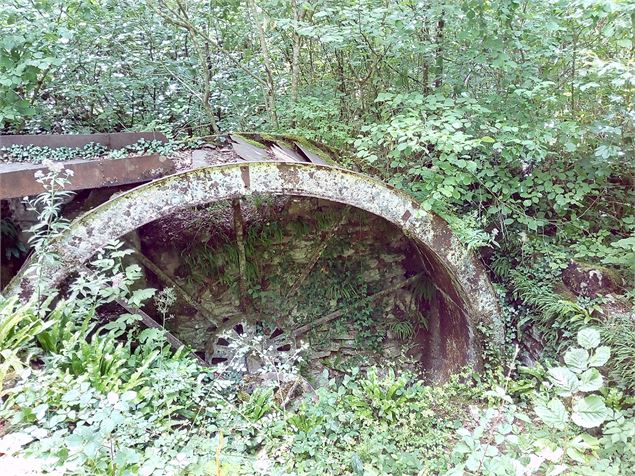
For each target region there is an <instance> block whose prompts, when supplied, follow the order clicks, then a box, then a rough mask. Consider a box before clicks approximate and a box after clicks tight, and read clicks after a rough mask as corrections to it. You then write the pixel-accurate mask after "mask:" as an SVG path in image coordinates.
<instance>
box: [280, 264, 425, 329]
mask: <svg viewBox="0 0 635 476" xmlns="http://www.w3.org/2000/svg"><path fill="white" fill-rule="evenodd" d="M421 276H423V273H419V274H415V275H414V276H411V277H410V278H408V279H406V280H404V281H400V282H398V283H397V284H395V285H394V286H391V287H389V288H386V289H383V290H381V291H379V292H377V293H375V294H372V295H370V296H367V297H365V298H364V299H361V300H359V301H357V302H356V303H354V304H352V305H350V306H346V307H344V308H341V309H338V310H337V311H335V312H332V313H330V314H327V315H326V316H324V317H320V318H319V319H316V320H315V321H313V322H310V323H308V324H305V325H304V326H302V327H298V328H297V329H295V330H294V331H293V332H291V335H292V336H293V337H299V336H301V335H303V334H306V333H307V332H309V331H310V330H311V329H313V328H314V327H317V326H321V325H322V324H326V323H328V322H331V321H334V320H335V319H338V318H340V317H342V315H343V314H344V313H346V312H347V311H350V310H352V309H356V308H358V307H360V306H362V305H364V304H369V303H371V302H373V301H377V300H378V299H382V298H384V297H386V296H388V295H389V294H391V293H394V292H395V291H398V290H399V289H401V288H403V287H405V286H408V285H410V284H414V283H415V282H416V281H417V280H418V279H419V278H421Z"/></svg>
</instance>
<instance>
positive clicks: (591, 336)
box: [578, 328, 601, 349]
mask: <svg viewBox="0 0 635 476" xmlns="http://www.w3.org/2000/svg"><path fill="white" fill-rule="evenodd" d="M600 340H601V339H600V333H599V332H598V331H597V330H595V329H592V328H586V329H581V330H580V332H578V344H580V345H581V346H582V347H584V348H585V349H595V348H596V347H597V346H598V345H600Z"/></svg>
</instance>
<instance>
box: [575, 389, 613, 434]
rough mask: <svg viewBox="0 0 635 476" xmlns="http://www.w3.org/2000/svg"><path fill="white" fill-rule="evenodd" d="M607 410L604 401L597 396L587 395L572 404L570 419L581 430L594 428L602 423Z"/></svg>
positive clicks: (607, 413)
mask: <svg viewBox="0 0 635 476" xmlns="http://www.w3.org/2000/svg"><path fill="white" fill-rule="evenodd" d="M608 416H609V410H608V408H606V405H605V404H604V399H603V398H602V397H600V396H598V395H588V396H586V397H584V398H582V399H580V400H578V401H577V402H575V403H574V404H573V414H572V415H571V419H572V420H573V422H574V423H575V424H576V425H578V426H581V427H582V428H595V427H598V426H600V425H601V424H602V423H604V420H606V418H607V417H608Z"/></svg>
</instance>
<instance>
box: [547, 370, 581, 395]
mask: <svg viewBox="0 0 635 476" xmlns="http://www.w3.org/2000/svg"><path fill="white" fill-rule="evenodd" d="M549 378H550V379H551V381H552V382H553V384H554V385H555V386H556V391H557V393H558V395H559V396H561V397H569V396H571V395H573V394H574V393H575V392H577V391H578V388H579V386H580V381H579V380H578V377H576V375H575V374H574V373H573V372H572V371H571V370H569V369H568V368H566V367H554V368H552V369H549Z"/></svg>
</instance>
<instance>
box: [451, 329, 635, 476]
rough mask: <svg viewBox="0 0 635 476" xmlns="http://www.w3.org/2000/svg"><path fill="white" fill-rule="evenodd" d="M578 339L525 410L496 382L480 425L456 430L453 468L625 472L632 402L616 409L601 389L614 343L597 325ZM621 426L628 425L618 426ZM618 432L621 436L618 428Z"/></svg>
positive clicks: (633, 436)
mask: <svg viewBox="0 0 635 476" xmlns="http://www.w3.org/2000/svg"><path fill="white" fill-rule="evenodd" d="M577 343H578V345H579V346H580V347H575V348H571V349H569V350H568V351H567V352H566V353H565V355H564V363H565V365H566V366H560V367H551V368H549V369H548V380H547V381H545V383H544V385H543V388H542V390H541V391H540V392H535V393H533V394H532V397H531V403H532V407H533V413H534V414H535V416H536V417H537V418H538V422H536V420H535V419H534V418H532V417H531V416H530V415H529V414H528V413H527V412H526V411H523V409H521V408H520V407H519V406H518V405H517V404H515V403H514V402H513V401H512V399H511V398H510V397H509V396H508V395H507V394H506V391H505V389H503V388H500V387H498V388H497V389H496V391H494V392H492V396H495V397H497V398H499V399H500V401H501V403H500V405H499V406H498V407H497V408H488V409H487V410H485V411H484V412H483V413H482V415H481V418H480V422H479V426H477V428H476V429H474V430H472V431H470V430H468V429H466V428H462V429H461V430H459V435H460V436H461V441H460V442H459V443H458V444H457V445H456V447H455V448H454V452H453V454H454V457H455V458H456V460H457V461H459V462H460V463H459V464H458V465H457V466H455V467H454V469H453V470H452V471H450V472H449V473H448V474H465V472H467V474H483V475H494V474H517V471H522V472H523V474H551V473H552V472H564V471H566V472H567V474H568V472H570V473H571V474H599V473H601V474H627V473H628V471H630V468H631V465H632V463H633V461H634V460H633V457H634V456H635V432H633V430H632V425H633V422H634V421H635V420H634V418H633V414H632V411H631V410H626V411H622V410H619V409H611V408H609V407H608V406H607V405H606V400H605V398H604V396H603V395H602V393H603V392H602V391H603V390H604V389H605V387H604V380H603V378H602V375H601V374H600V372H599V370H598V368H599V367H602V366H604V365H605V364H606V363H607V361H608V359H609V357H610V349H609V347H606V346H600V343H601V337H600V333H599V332H598V331H597V330H596V329H593V328H584V329H581V330H580V331H579V332H578V333H577ZM620 432H623V433H620ZM618 433H620V436H616V435H617V434H618Z"/></svg>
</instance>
